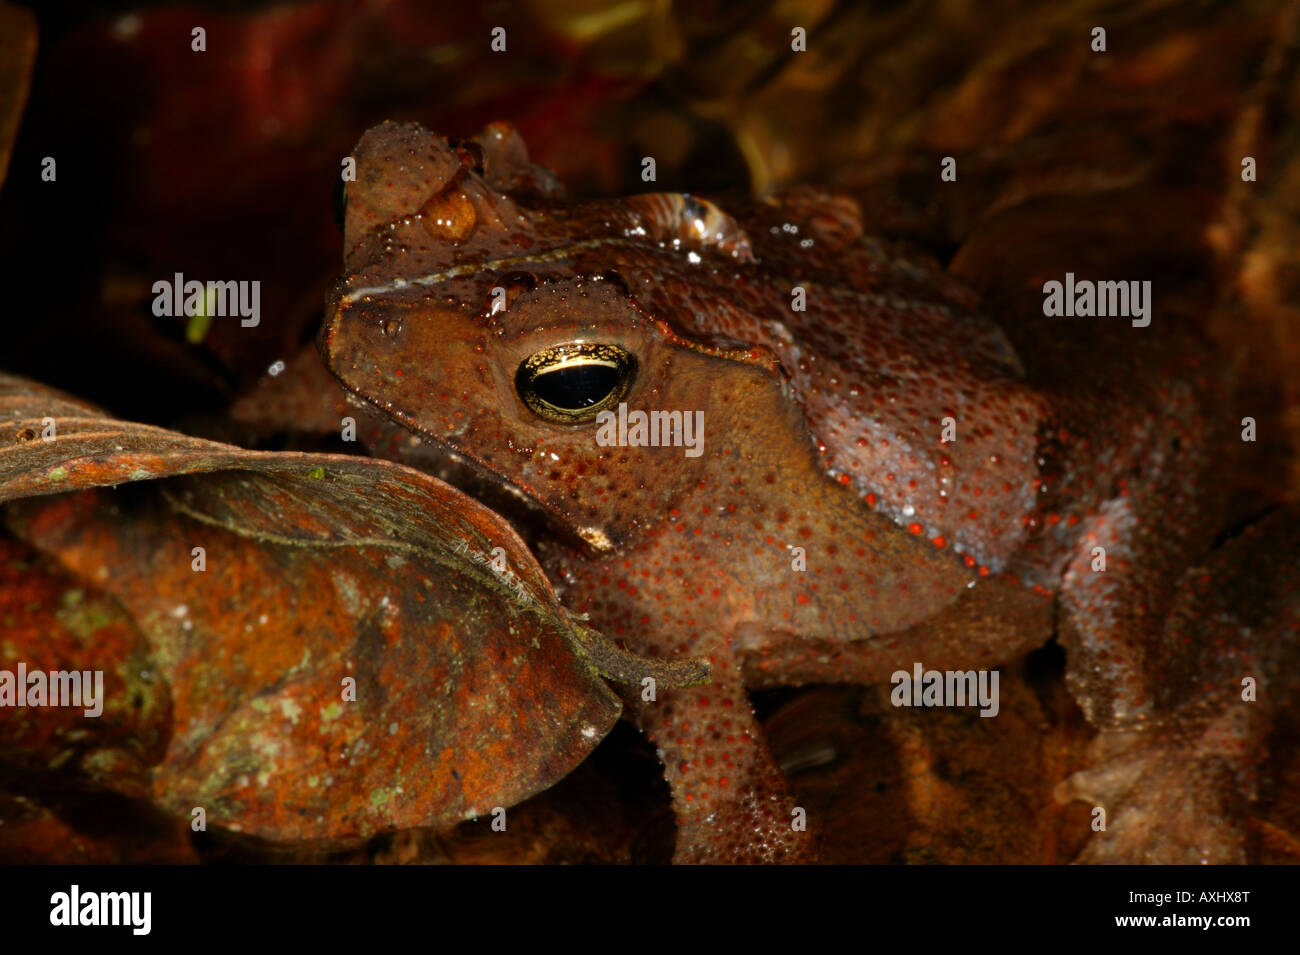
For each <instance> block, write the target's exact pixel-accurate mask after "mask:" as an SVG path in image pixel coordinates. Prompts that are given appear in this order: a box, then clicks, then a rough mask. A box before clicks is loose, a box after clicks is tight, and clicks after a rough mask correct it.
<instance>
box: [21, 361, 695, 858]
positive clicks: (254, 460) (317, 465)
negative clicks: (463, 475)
mask: <svg viewBox="0 0 1300 955" xmlns="http://www.w3.org/2000/svg"><path fill="white" fill-rule="evenodd" d="M43 419H44V420H45V421H46V423H47V424H48V423H49V421H50V420H51V419H52V421H53V426H54V431H55V434H56V437H54V438H53V439H52V440H50V441H45V440H43V439H42V438H41V437H39V435H40V433H41V428H42V420H43ZM232 470H237V471H239V472H245V473H219V474H206V475H202V476H194V477H191V478H188V479H186V480H185V481H184V482H182V483H181V484H180V485H179V486H174V487H171V488H169V491H168V494H169V496H170V497H171V498H172V500H173V501H174V503H175V506H176V508H177V509H178V510H179V511H180V512H181V513H179V514H178V513H176V511H173V510H169V509H167V508H166V507H165V506H164V505H163V503H162V502H161V501H160V500H159V499H158V496H157V495H156V494H145V495H144V496H143V499H141V498H140V497H139V496H137V495H132V494H121V493H119V494H118V495H112V494H110V493H108V492H106V491H96V492H88V493H82V494H75V495H68V496H62V497H59V498H56V499H54V500H52V501H48V502H41V501H26V502H22V503H20V504H11V505H10V506H9V508H8V518H9V523H10V526H11V527H12V528H13V529H14V530H15V532H16V533H18V534H19V536H21V537H23V538H25V539H27V540H28V541H30V542H31V543H32V544H34V545H35V546H37V547H39V548H41V549H43V550H46V551H48V552H50V553H52V554H53V555H55V556H56V557H57V559H58V560H60V561H61V562H62V563H63V564H64V565H65V566H66V567H68V568H69V569H71V570H72V571H74V572H75V573H78V574H80V575H82V576H85V577H87V578H89V579H92V580H96V581H97V582H99V583H100V584H102V586H103V587H104V588H105V589H107V590H108V591H109V592H110V593H113V594H114V595H115V596H117V597H118V599H119V600H120V601H121V602H122V603H123V605H125V606H126V607H127V608H128V610H129V611H130V612H131V613H132V616H133V617H134V618H135V620H136V621H137V624H138V625H139V626H140V628H141V630H142V631H143V632H144V633H145V635H146V637H147V638H148V639H149V641H150V643H151V644H152V645H153V648H154V653H155V656H156V658H157V660H158V666H159V669H160V671H161V672H162V673H163V675H164V676H165V677H166V679H167V680H168V683H169V684H170V686H171V688H172V694H173V704H174V717H173V727H174V729H173V735H172V739H171V742H170V745H169V747H168V750H167V753H166V756H165V757H164V758H163V760H162V761H161V763H159V764H158V765H157V766H156V767H155V768H154V774H153V789H154V794H155V798H156V799H157V800H158V801H159V802H160V803H162V804H163V805H164V806H166V807H168V808H170V809H172V810H174V811H177V812H183V813H185V814H186V815H189V814H190V813H191V811H192V810H193V809H194V808H198V807H202V808H203V809H204V810H205V812H206V816H207V820H208V821H209V822H210V823H212V824H214V825H222V826H226V827H228V828H231V829H236V830H241V831H245V832H252V833H255V834H257V835H260V836H263V837H266V838H270V839H274V840H304V839H312V840H339V839H347V838H352V837H357V836H364V835H367V834H370V833H373V832H376V831H380V830H384V829H396V828H407V827H413V826H440V825H446V824H449V823H451V822H455V821H458V820H460V819H463V818H466V817H469V816H474V815H477V814H480V813H485V812H487V811H489V810H491V809H492V808H493V807H495V806H503V807H504V806H509V805H512V804H514V803H516V802H518V801H520V800H522V799H524V798H526V797H527V796H529V795H531V794H533V793H536V792H538V791H540V790H541V789H544V788H546V787H547V786H549V785H551V784H552V783H554V782H555V781H557V780H558V779H560V778H562V777H563V776H564V775H565V774H566V773H568V772H569V770H571V769H572V768H573V767H574V766H575V765H576V764H577V763H578V762H580V761H581V760H582V759H583V758H585V756H586V755H587V754H588V753H589V752H590V751H591V749H592V748H594V746H595V745H596V743H597V742H598V741H599V740H600V739H601V738H602V737H603V736H604V735H605V733H606V732H608V730H609V728H610V727H611V726H612V725H613V722H614V721H615V719H616V718H617V716H618V713H619V703H618V700H617V698H616V697H615V696H614V694H613V693H611V692H610V690H609V689H608V688H607V687H606V686H605V685H604V683H603V682H602V681H601V679H600V674H601V673H603V674H605V675H609V676H614V677H616V678H622V679H626V680H633V681H637V682H639V680H640V679H641V677H642V676H644V675H654V676H655V677H656V678H657V679H659V680H660V681H661V682H662V683H664V685H672V684H674V683H676V684H681V683H685V682H694V681H695V680H699V679H702V678H703V677H704V676H705V675H706V673H707V670H706V668H705V667H703V665H701V664H696V665H688V666H684V667H682V666H664V665H662V664H657V663H656V664H651V663H648V662H646V661H641V660H638V659H636V658H634V657H631V656H629V655H628V654H625V653H622V652H621V651H617V650H615V649H614V648H613V647H612V645H609V644H607V643H605V642H604V641H603V640H602V639H601V638H600V637H599V636H598V635H596V634H595V633H594V632H593V631H590V630H588V629H586V628H585V627H582V626H581V625H580V624H577V623H575V622H573V621H571V620H570V619H569V618H568V616H567V614H566V613H565V611H564V610H563V608H562V607H561V606H560V604H559V602H558V600H557V598H556V596H555V594H554V592H553V591H552V589H551V587H550V585H549V583H548V581H547V580H546V578H545V576H544V575H543V573H542V571H541V569H540V568H539V567H538V566H537V564H536V562H535V561H534V560H533V558H532V556H531V555H530V554H529V552H528V550H527V548H526V547H525V546H524V545H523V543H522V542H521V541H520V540H519V538H518V537H517V536H516V535H515V534H514V532H513V531H512V530H511V529H510V527H509V525H508V524H506V523H505V522H504V520H503V519H501V518H500V517H498V516H497V515H496V514H495V513H493V512H492V511H490V510H488V509H487V508H485V507H483V506H482V505H479V504H477V503H476V502H475V501H473V500H472V499H471V498H469V497H467V496H466V495H464V494H462V493H461V492H459V491H457V490H455V489H454V488H452V487H451V486H449V485H446V484H443V483H442V482H440V481H438V480H436V479H435V478H432V477H430V476H428V475H425V474H422V473H420V472H418V471H413V470H410V469H408V468H405V467H402V466H400V465H394V464H391V463H389V462H386V461H379V460H375V459H369V458H360V457H350V456H342V455H323V454H310V455H309V454H296V453H294V454H288V453H285V454H275V453H266V452H252V451H245V450H243V449H240V448H236V447H233V446H229V445H221V444H217V443H215V442H208V441H202V440H199V439H195V438H189V437H186V436H184V435H179V434H176V433H174V432H169V431H165V430H163V429H159V428H153V427H148V426H142V425H136V424H130V423H127V422H121V421H114V420H112V419H109V418H107V417H105V416H104V415H102V413H100V412H98V411H96V410H95V409H92V408H88V407H86V406H83V405H80V404H79V403H77V402H76V401H74V400H73V399H70V398H68V397H67V396H64V395H60V394H58V393H57V392H54V391H52V390H50V389H46V388H43V387H42V386H39V385H36V384H34V383H32V382H27V381H24V380H23V379H18V378H14V377H11V376H3V375H0V500H12V499H13V498H16V497H21V496H25V495H39V494H51V493H57V492H59V491H64V490H74V489H77V488H86V487H93V486H102V485H106V484H111V483H117V482H121V481H132V480H142V479H145V478H151V477H165V476H169V475H176V474H181V473H186V472H199V471H222V472H229V471H232ZM194 547H203V548H204V552H203V557H204V560H205V561H206V566H207V569H206V570H205V571H203V572H202V573H198V572H196V571H195V570H194V569H193V566H194V561H195V560H196V558H195V556H194V551H193V548H194ZM496 548H499V549H500V550H495V549H496ZM493 556H496V557H497V558H498V561H499V560H500V558H501V557H504V560H505V567H506V568H507V569H506V570H505V571H497V570H495V569H493V567H492V564H491V560H492V557H493ZM110 567H111V568H112V572H111V573H109V571H108V568H110ZM347 678H351V680H352V681H354V691H355V698H354V699H353V698H351V697H349V696H348V694H347V693H346V692H345V691H346V690H347V685H346V684H345V682H344V681H345V679H347Z"/></svg>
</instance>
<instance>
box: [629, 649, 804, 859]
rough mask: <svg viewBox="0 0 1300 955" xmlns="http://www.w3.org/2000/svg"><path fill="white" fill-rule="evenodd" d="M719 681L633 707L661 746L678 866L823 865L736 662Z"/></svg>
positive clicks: (723, 665) (725, 665)
mask: <svg viewBox="0 0 1300 955" xmlns="http://www.w3.org/2000/svg"><path fill="white" fill-rule="evenodd" d="M710 662H711V664H712V666H713V677H714V682H712V683H710V684H708V685H705V686H700V687H690V688H687V689H680V690H659V691H658V692H656V693H655V699H653V700H647V699H644V696H646V695H647V694H645V693H643V694H642V695H641V696H639V697H638V698H637V699H636V700H635V702H634V703H633V704H632V705H631V706H630V710H631V712H632V714H633V716H634V718H635V719H636V721H637V724H638V725H639V726H640V727H641V729H642V730H644V731H645V733H646V734H647V735H648V736H649V738H650V740H651V741H652V742H653V743H654V745H655V747H656V749H657V751H658V753H659V758H660V759H661V760H662V761H663V764H664V775H665V778H666V779H667V781H668V785H669V787H670V788H671V790H672V799H673V812H674V815H675V816H676V819H677V848H676V851H675V853H674V856H673V861H674V862H685V863H796V862H811V861H814V860H815V858H816V849H815V845H814V841H813V836H812V834H811V833H810V832H809V831H808V829H807V826H806V825H805V820H804V818H803V815H804V814H803V813H802V812H801V811H797V810H798V807H796V806H795V804H794V799H793V797H792V796H791V794H790V789H789V786H788V785H787V783H786V780H785V776H784V775H783V774H782V773H781V771H780V769H778V768H777V765H776V763H775V761H774V760H773V758H772V754H771V752H770V751H769V750H768V747H767V744H766V743H765V742H764V740H763V737H762V731H761V728H760V727H759V724H758V721H757V720H756V719H755V718H754V711H753V708H752V707H751V706H750V702H749V697H748V695H747V694H746V692H745V688H744V685H743V684H742V682H741V672H740V667H739V665H738V663H737V662H736V660H735V659H734V658H731V657H730V656H726V657H722V658H719V657H718V656H714V657H712V658H711V659H710Z"/></svg>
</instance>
